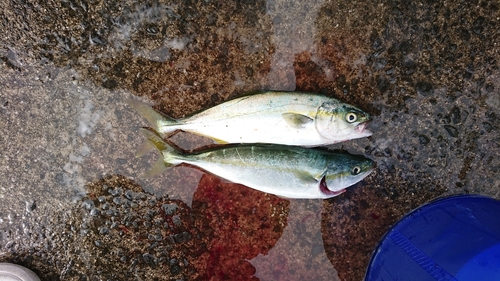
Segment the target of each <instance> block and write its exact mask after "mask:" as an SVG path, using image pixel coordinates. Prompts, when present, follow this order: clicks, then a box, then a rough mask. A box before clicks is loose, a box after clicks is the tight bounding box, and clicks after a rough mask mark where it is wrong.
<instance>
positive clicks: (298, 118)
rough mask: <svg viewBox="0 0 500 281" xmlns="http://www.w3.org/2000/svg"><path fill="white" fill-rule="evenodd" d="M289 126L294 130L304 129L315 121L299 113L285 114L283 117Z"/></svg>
mask: <svg viewBox="0 0 500 281" xmlns="http://www.w3.org/2000/svg"><path fill="white" fill-rule="evenodd" d="M281 116H282V117H283V119H284V120H285V121H286V123H287V124H288V125H290V126H291V127H293V128H297V129H300V128H304V126H305V125H307V124H308V123H311V122H313V121H314V119H312V118H311V117H309V116H306V115H303V114H298V113H283V114H282V115H281Z"/></svg>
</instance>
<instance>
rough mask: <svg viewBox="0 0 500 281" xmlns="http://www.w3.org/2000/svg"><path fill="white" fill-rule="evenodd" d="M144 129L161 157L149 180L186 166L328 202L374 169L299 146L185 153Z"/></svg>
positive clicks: (359, 158) (237, 147)
mask: <svg viewBox="0 0 500 281" xmlns="http://www.w3.org/2000/svg"><path fill="white" fill-rule="evenodd" d="M141 130H142V133H143V134H144V136H145V137H146V138H147V139H148V140H149V141H150V142H151V144H152V145H153V146H154V147H156V148H157V149H158V150H159V151H160V152H161V154H162V157H160V158H159V159H158V161H157V162H156V164H155V165H154V166H153V167H152V169H151V170H150V171H148V172H147V173H146V175H145V176H146V177H151V176H154V175H157V174H159V173H161V172H163V171H165V170H166V169H167V168H168V167H171V166H176V165H179V164H182V163H185V164H190V165H193V166H197V167H199V168H201V169H203V170H205V171H207V172H210V173H212V174H215V175H217V176H219V177H221V178H225V179H227V180H229V181H232V182H235V183H240V184H243V185H246V186H248V187H250V188H254V189H257V190H260V191H263V192H267V193H271V194H274V195H278V196H281V197H286V198H330V197H334V196H337V195H339V194H341V193H343V192H344V191H345V189H346V188H347V187H349V186H351V185H353V184H355V183H357V182H359V181H361V180H362V179H364V178H365V177H366V176H368V175H369V174H370V173H371V172H372V171H373V168H374V162H373V161H372V160H370V159H367V158H365V157H362V156H355V155H351V154H348V153H343V152H332V151H326V150H321V149H313V148H303V147H300V146H284V145H274V144H257V145H245V144H239V145H227V146H222V147H219V148H212V149H207V150H203V151H201V152H196V153H184V152H181V151H179V150H176V149H175V148H173V147H172V146H170V145H169V144H167V143H166V142H164V141H163V139H162V138H161V137H160V136H159V135H157V133H156V132H154V131H152V130H149V129H144V128H143V129H141Z"/></svg>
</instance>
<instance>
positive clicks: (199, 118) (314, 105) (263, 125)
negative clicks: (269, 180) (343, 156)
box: [128, 91, 372, 147]
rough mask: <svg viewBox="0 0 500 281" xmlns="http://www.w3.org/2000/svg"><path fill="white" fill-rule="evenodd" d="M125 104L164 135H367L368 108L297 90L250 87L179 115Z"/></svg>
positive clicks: (299, 139)
mask: <svg viewBox="0 0 500 281" xmlns="http://www.w3.org/2000/svg"><path fill="white" fill-rule="evenodd" d="M128 103H129V104H130V105H131V106H132V107H133V108H134V109H135V110H137V111H138V112H139V113H140V114H141V115H142V116H143V117H144V118H146V119H147V120H148V121H149V123H150V125H151V127H152V128H153V129H154V130H155V131H157V132H158V133H160V134H161V135H162V136H163V137H166V136H168V135H170V134H172V133H173V132H175V131H177V130H182V131H186V132H191V133H194V134H198V135H202V136H206V137H209V138H212V139H214V140H216V141H217V142H219V143H274V144H285V145H299V146H306V147H307V146H321V145H327V144H332V143H336V142H341V141H346V140H350V139H357V138H362V137H367V136H370V135H371V134H372V133H371V132H370V131H369V130H367V129H366V125H367V122H368V121H369V120H370V116H369V114H368V113H366V112H364V111H362V110H361V109H359V108H356V107H354V106H352V105H349V104H346V103H343V102H341V101H339V100H337V99H334V98H330V97H326V96H322V95H316V94H311V93H301V92H273V91H271V92H253V93H252V94H248V95H246V96H243V97H239V98H236V99H233V100H229V101H227V102H224V103H222V104H219V105H217V106H214V107H212V108H209V109H207V110H205V111H202V112H199V113H197V114H194V115H192V116H189V117H186V118H182V119H177V120H175V119H172V118H170V117H167V116H165V115H163V114H161V113H159V112H157V111H154V110H153V109H152V108H151V107H150V106H148V105H146V104H144V103H142V102H139V101H136V100H128Z"/></svg>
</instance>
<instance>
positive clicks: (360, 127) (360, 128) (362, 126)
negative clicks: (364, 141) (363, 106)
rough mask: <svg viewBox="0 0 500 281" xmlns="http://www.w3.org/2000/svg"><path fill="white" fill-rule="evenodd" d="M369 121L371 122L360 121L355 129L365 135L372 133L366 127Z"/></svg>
mask: <svg viewBox="0 0 500 281" xmlns="http://www.w3.org/2000/svg"><path fill="white" fill-rule="evenodd" d="M368 123H369V121H366V122H363V123H359V124H358V125H357V126H356V127H354V131H355V132H356V133H358V134H364V135H367V136H370V135H371V134H372V132H371V131H370V130H368V129H366V127H367V126H368Z"/></svg>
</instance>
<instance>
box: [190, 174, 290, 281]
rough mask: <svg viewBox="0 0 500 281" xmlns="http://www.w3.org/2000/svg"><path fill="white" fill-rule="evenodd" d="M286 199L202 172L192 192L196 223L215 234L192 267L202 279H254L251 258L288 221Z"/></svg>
mask: <svg viewBox="0 0 500 281" xmlns="http://www.w3.org/2000/svg"><path fill="white" fill-rule="evenodd" d="M288 206H289V201H288V200H286V199H281V198H278V197H276V196H274V195H270V194H266V193H263V192H260V191H257V190H253V189H250V188H248V187H246V186H243V185H240V184H234V183H227V182H222V180H221V179H220V178H218V177H215V176H212V175H204V176H203V177H202V179H201V180H200V184H199V186H198V189H197V190H196V192H195V194H194V198H193V206H192V211H193V214H195V220H196V222H195V224H197V225H198V228H210V229H211V231H213V233H212V234H213V235H211V238H210V240H209V241H204V242H205V243H206V245H207V249H208V253H205V254H203V257H202V258H201V259H199V260H198V261H194V263H195V267H197V270H198V272H200V274H201V276H200V280H258V278H257V277H255V276H253V275H254V273H255V268H254V267H253V266H252V265H251V264H250V262H249V260H250V259H252V258H254V257H256V256H257V255H259V254H267V253H268V251H269V250H270V249H271V248H273V247H274V245H275V244H276V242H277V241H278V239H280V237H281V235H282V233H283V229H284V228H285V227H286V222H287V216H288Z"/></svg>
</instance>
